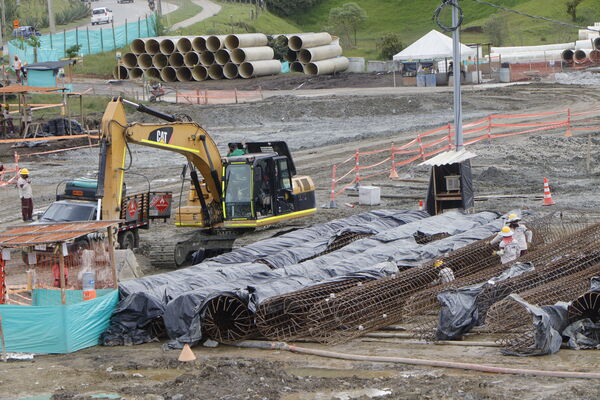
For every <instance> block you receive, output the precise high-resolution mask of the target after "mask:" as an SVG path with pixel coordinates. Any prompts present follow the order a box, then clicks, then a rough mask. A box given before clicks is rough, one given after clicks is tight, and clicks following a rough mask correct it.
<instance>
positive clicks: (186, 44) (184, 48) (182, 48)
mask: <svg viewBox="0 0 600 400" xmlns="http://www.w3.org/2000/svg"><path fill="white" fill-rule="evenodd" d="M177 51H179V52H180V53H187V52H188V51H192V41H191V40H190V39H189V38H186V37H182V38H181V39H179V40H178V41H177Z"/></svg>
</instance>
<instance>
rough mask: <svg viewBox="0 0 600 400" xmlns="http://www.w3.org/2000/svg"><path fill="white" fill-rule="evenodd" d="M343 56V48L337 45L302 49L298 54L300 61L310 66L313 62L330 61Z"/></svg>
mask: <svg viewBox="0 0 600 400" xmlns="http://www.w3.org/2000/svg"><path fill="white" fill-rule="evenodd" d="M341 55H342V48H341V47H340V45H337V44H330V45H328V46H319V47H312V48H310V49H302V50H300V52H299V53H298V61H300V62H301V63H304V64H308V63H310V62H313V61H321V60H328V59H330V58H334V57H337V56H341Z"/></svg>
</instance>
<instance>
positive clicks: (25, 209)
mask: <svg viewBox="0 0 600 400" xmlns="http://www.w3.org/2000/svg"><path fill="white" fill-rule="evenodd" d="M17 189H18V190H19V197H20V198H21V214H22V216H23V221H25V222H31V221H33V194H32V191H31V178H29V170H28V169H27V168H22V169H21V171H19V179H17Z"/></svg>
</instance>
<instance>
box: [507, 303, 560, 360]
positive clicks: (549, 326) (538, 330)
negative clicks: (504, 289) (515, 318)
mask: <svg viewBox="0 0 600 400" xmlns="http://www.w3.org/2000/svg"><path fill="white" fill-rule="evenodd" d="M508 298H510V299H512V300H514V301H516V302H517V303H519V304H521V305H522V306H523V307H525V309H526V310H527V312H529V314H531V316H532V317H533V329H534V344H533V346H531V347H530V348H528V349H523V351H518V352H517V351H514V350H510V349H502V350H501V351H502V354H505V355H511V356H542V355H546V354H554V353H556V352H557V351H558V350H560V345H561V343H562V336H561V332H562V331H563V330H564V329H565V328H566V326H567V324H568V318H567V307H568V305H569V304H568V303H564V302H559V303H556V304H555V305H553V306H541V307H538V306H534V305H532V304H529V303H527V302H526V301H525V300H523V299H522V298H521V297H520V296H519V295H518V294H515V293H513V294H510V295H509V296H508Z"/></svg>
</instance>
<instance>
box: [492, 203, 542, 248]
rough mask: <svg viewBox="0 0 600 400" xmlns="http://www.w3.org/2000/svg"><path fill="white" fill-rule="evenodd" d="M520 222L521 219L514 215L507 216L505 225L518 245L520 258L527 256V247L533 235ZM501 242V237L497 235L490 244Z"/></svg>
mask: <svg viewBox="0 0 600 400" xmlns="http://www.w3.org/2000/svg"><path fill="white" fill-rule="evenodd" d="M520 221H521V217H519V216H518V215H517V214H514V213H513V214H509V215H508V217H506V223H507V225H508V227H509V228H510V230H511V231H512V232H513V239H514V240H516V241H517V243H518V244H519V248H520V251H521V252H520V254H519V255H521V256H522V255H525V254H527V245H528V243H531V241H532V240H533V233H532V232H531V231H530V230H529V229H528V228H527V227H526V226H525V225H524V224H521V223H519V222H520ZM501 240H502V236H500V235H497V236H496V237H495V238H494V239H492V241H491V242H490V244H492V245H495V244H498V243H500V241H501Z"/></svg>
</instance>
